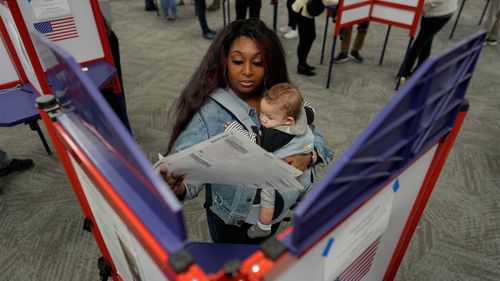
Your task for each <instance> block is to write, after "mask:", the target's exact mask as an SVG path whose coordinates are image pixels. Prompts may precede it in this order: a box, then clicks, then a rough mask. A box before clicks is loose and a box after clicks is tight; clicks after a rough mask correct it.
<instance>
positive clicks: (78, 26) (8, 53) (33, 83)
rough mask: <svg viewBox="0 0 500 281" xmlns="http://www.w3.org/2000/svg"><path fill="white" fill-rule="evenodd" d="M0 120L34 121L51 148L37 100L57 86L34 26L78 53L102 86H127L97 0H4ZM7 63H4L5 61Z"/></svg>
mask: <svg viewBox="0 0 500 281" xmlns="http://www.w3.org/2000/svg"><path fill="white" fill-rule="evenodd" d="M0 17H1V21H0V33H1V37H2V43H3V44H2V46H1V47H0V59H1V62H2V69H1V74H2V75H0V90H1V89H5V91H3V92H2V93H1V95H0V99H1V101H2V106H1V107H2V110H1V111H0V125H1V126H9V127H10V126H14V125H17V124H20V123H29V125H30V127H31V129H33V130H36V131H37V132H38V134H39V136H40V138H41V139H42V142H43V144H44V146H45V149H46V150H47V152H48V153H49V154H51V151H50V148H49V146H48V145H47V143H46V141H45V138H44V136H43V133H42V131H41V130H40V127H39V126H38V123H37V122H36V121H37V120H38V119H39V118H40V117H41V118H43V119H44V120H46V119H45V115H44V114H43V113H42V114H41V116H40V114H39V112H38V110H37V108H36V107H35V106H34V100H35V99H36V97H37V96H38V95H43V94H48V93H51V92H52V89H51V87H50V84H52V81H50V77H48V76H47V75H46V66H45V65H44V64H43V63H42V61H43V55H44V54H43V53H38V52H37V50H36V48H35V46H34V44H33V42H32V38H31V35H30V32H40V33H42V34H43V36H45V37H46V38H47V39H48V40H50V41H52V42H53V43H54V44H56V45H58V46H60V47H62V48H64V49H65V50H66V51H67V52H69V53H70V54H72V55H73V57H75V59H76V60H77V61H78V63H80V65H81V67H83V69H84V70H85V73H86V75H88V76H90V78H91V79H92V81H93V82H94V84H95V85H96V86H97V87H99V88H105V87H112V90H113V92H114V93H116V94H120V93H121V92H122V90H121V87H120V83H119V81H118V77H117V76H116V70H115V68H114V64H113V57H112V53H111V50H110V47H109V44H108V40H107V37H106V36H107V35H106V27H105V25H104V20H103V17H102V15H101V12H100V10H99V4H98V1H97V0H85V1H81V0H31V1H14V0H0ZM4 66H5V67H4Z"/></svg>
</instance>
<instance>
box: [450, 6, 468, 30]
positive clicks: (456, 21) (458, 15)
mask: <svg viewBox="0 0 500 281" xmlns="http://www.w3.org/2000/svg"><path fill="white" fill-rule="evenodd" d="M464 4H465V0H462V4H460V9H459V10H458V14H457V18H456V19H455V22H454V23H453V28H452V29H451V33H450V39H452V38H453V34H455V28H457V24H458V20H459V19H460V15H461V14H462V10H463V9H464Z"/></svg>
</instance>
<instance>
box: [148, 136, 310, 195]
mask: <svg viewBox="0 0 500 281" xmlns="http://www.w3.org/2000/svg"><path fill="white" fill-rule="evenodd" d="M162 164H164V165H165V166H166V167H167V169H168V171H169V173H172V172H176V173H179V174H185V175H186V182H187V183H192V184H203V183H216V184H238V185H239V184H241V185H248V186H254V187H256V188H264V189H278V190H284V189H290V188H292V189H301V188H303V187H302V185H301V184H300V183H299V182H298V181H297V179H296V177H298V176H300V175H301V174H302V172H301V171H300V170H298V169H296V168H294V167H293V166H291V165H289V164H287V163H286V162H284V161H283V160H281V159H279V158H277V157H276V156H274V155H273V154H272V153H269V152H267V151H265V150H264V149H262V148H261V147H260V146H258V145H257V144H256V143H254V142H252V141H251V140H249V139H248V138H246V137H244V136H243V135H241V134H240V133H238V132H225V133H223V134H220V135H217V136H215V137H213V138H210V139H208V140H206V141H203V142H201V143H199V144H196V145H194V146H192V147H190V148H188V149H185V150H182V151H180V152H178V153H176V154H173V155H169V156H167V157H162V156H161V155H160V160H159V161H158V162H157V163H156V164H155V165H154V168H155V169H156V170H158V169H159V167H160V166H161V165H162Z"/></svg>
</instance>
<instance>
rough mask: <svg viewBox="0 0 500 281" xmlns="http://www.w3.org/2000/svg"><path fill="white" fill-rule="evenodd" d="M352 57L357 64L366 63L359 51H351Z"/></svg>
mask: <svg viewBox="0 0 500 281" xmlns="http://www.w3.org/2000/svg"><path fill="white" fill-rule="evenodd" d="M350 57H351V58H352V59H353V60H354V61H355V62H357V63H362V62H363V61H364V59H363V57H362V56H361V55H360V54H359V52H358V51H351V55H350Z"/></svg>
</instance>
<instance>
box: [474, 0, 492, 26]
mask: <svg viewBox="0 0 500 281" xmlns="http://www.w3.org/2000/svg"><path fill="white" fill-rule="evenodd" d="M489 4H490V0H486V5H484V9H483V13H482V14H481V18H480V19H479V23H478V24H477V25H481V23H483V19H484V15H485V14H486V11H487V10H488V6H489Z"/></svg>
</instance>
